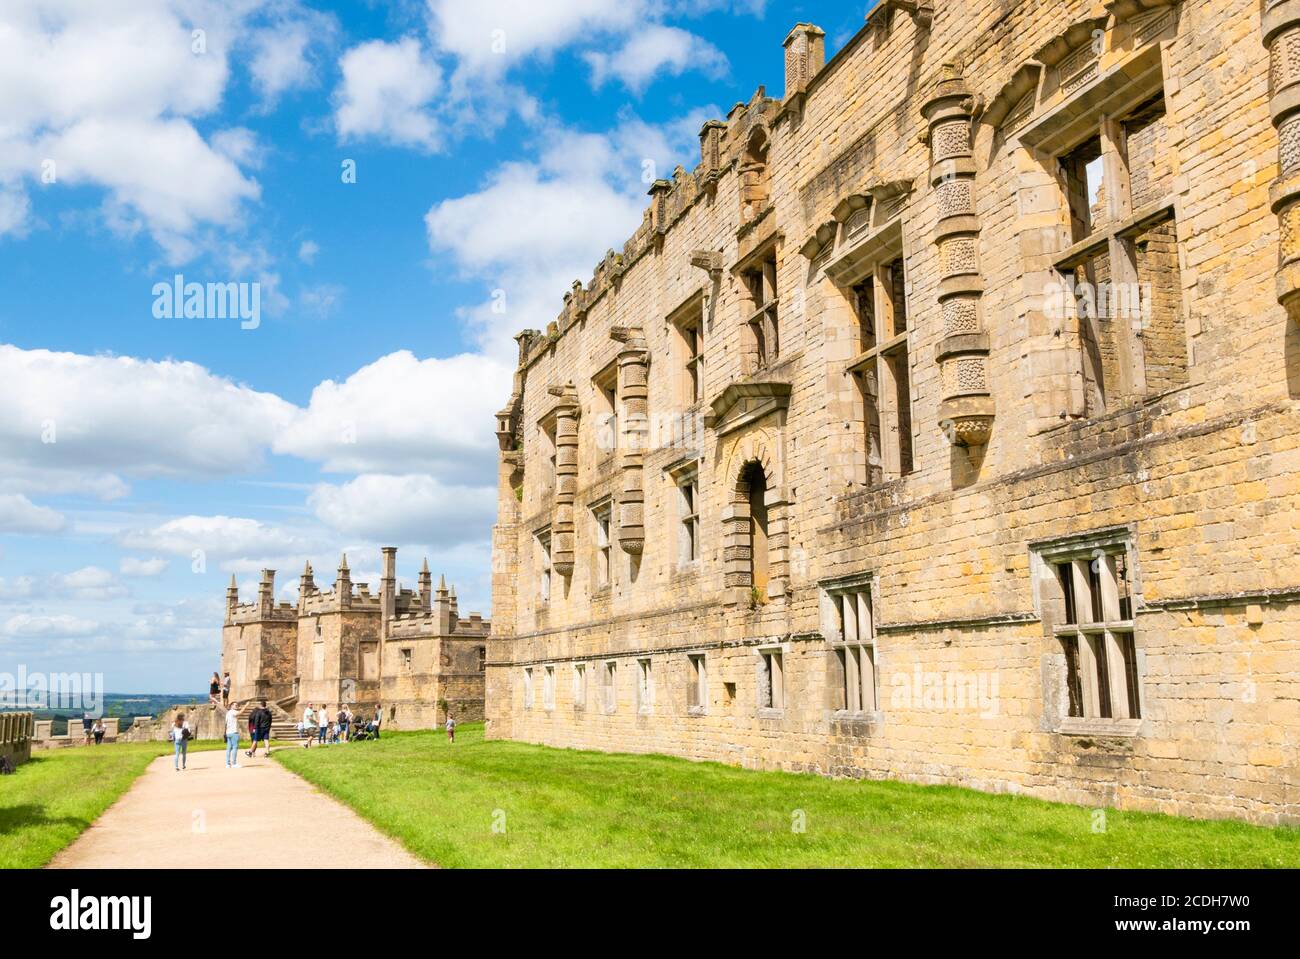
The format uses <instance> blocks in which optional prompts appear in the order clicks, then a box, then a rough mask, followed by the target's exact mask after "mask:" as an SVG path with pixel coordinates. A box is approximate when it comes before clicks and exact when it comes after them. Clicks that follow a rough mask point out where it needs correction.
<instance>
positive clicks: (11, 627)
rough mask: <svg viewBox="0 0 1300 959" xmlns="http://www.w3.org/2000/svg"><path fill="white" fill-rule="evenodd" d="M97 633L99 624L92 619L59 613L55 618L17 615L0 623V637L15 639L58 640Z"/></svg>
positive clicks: (32, 614) (25, 614) (26, 614)
mask: <svg viewBox="0 0 1300 959" xmlns="http://www.w3.org/2000/svg"><path fill="white" fill-rule="evenodd" d="M98 631H99V623H97V622H95V621H94V620H92V619H83V618H81V617H79V616H73V615H70V614H68V613H60V614H58V615H55V616H43V615H38V614H34V613H18V614H17V615H14V616H10V617H9V618H8V619H6V620H5V621H4V622H3V623H0V635H2V636H9V637H13V638H16V639H24V638H27V639H31V638H40V639H58V638H68V637H76V636H93V635H94V634H95V633H96V632H98Z"/></svg>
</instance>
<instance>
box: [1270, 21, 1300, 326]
mask: <svg viewBox="0 0 1300 959" xmlns="http://www.w3.org/2000/svg"><path fill="white" fill-rule="evenodd" d="M1262 27H1263V33H1264V45H1265V46H1266V47H1267V48H1268V56H1269V113H1270V115H1271V116H1272V119H1273V126H1274V127H1276V128H1277V137H1278V176H1277V179H1276V180H1275V181H1274V182H1273V184H1272V186H1271V187H1270V188H1269V200H1270V202H1271V205H1272V208H1273V212H1274V213H1275V214H1276V215H1277V218H1278V225H1279V227H1280V229H1281V240H1280V242H1281V251H1280V253H1281V255H1280V258H1279V263H1278V269H1277V299H1278V302H1279V303H1281V304H1282V305H1283V306H1284V307H1286V309H1287V311H1288V312H1289V313H1291V314H1292V315H1293V316H1294V315H1296V307H1297V305H1300V0H1265V3H1264V15H1263V20H1262Z"/></svg>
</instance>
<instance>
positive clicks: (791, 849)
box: [275, 724, 1300, 868]
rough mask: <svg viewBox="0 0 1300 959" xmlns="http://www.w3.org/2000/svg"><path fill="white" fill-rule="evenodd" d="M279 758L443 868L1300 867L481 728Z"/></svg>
mask: <svg viewBox="0 0 1300 959" xmlns="http://www.w3.org/2000/svg"><path fill="white" fill-rule="evenodd" d="M457 740H458V741H457V743H456V745H455V746H449V745H448V744H447V741H446V738H445V736H444V735H443V734H442V733H390V734H385V736H384V738H383V739H382V740H380V741H379V742H377V743H354V744H349V745H347V746H342V747H332V748H329V749H312V750H305V749H285V750H280V751H279V752H277V753H276V754H275V757H276V758H277V759H278V760H279V761H280V762H281V763H283V764H284V765H285V766H286V767H288V768H289V769H292V770H293V771H294V772H297V773H299V774H301V775H302V776H303V777H305V778H306V779H307V780H309V781H310V782H312V783H314V784H315V785H317V786H319V787H320V788H322V789H324V790H325V791H326V792H329V793H330V794H332V795H333V796H335V797H337V798H338V799H340V800H342V801H343V802H345V803H347V804H348V805H350V806H351V807H352V808H354V809H355V810H356V811H357V812H358V813H360V814H361V815H362V816H364V817H365V818H366V819H368V820H370V822H372V823H374V824H375V826H377V827H378V828H379V829H380V830H382V831H383V832H386V833H388V834H389V835H390V836H393V837H394V838H396V839H398V840H399V841H400V842H402V843H403V844H404V845H405V846H406V847H407V848H408V849H410V850H411V851H412V852H414V853H415V854H417V855H419V856H422V857H423V858H425V859H427V860H429V861H430V862H434V863H437V864H438V865H440V866H444V867H503V866H504V867H518V866H524V867H579V868H582V867H622V866H645V867H700V866H703V867H747V866H759V867H846V866H848V867H908V866H928V867H936V868H944V867H976V866H982V867H989V866H994V867H1021V866H1038V867H1057V866H1065V867H1119V866H1123V867H1169V868H1176V867H1209V866H1218V867H1263V866H1267V867H1272V866H1285V867H1296V866H1300V830H1297V829H1288V828H1277V829H1269V828H1263V827H1258V826H1249V825H1245V824H1242V823H1237V822H1209V821H1198V820H1189V819H1180V818H1176V817H1172V816H1161V815H1156V814H1151V813H1135V812H1118V811H1115V810H1106V811H1105V818H1104V831H1097V829H1096V826H1097V823H1096V821H1095V819H1094V810H1092V809H1086V808H1081V807H1078V806H1069V805H1063V804H1059V803H1049V802H1043V801H1041V800H1036V799H1028V798H1025V797H1023V796H1007V795H990V794H987V793H981V792H977V791H974V790H970V789H960V788H957V787H952V786H915V785H910V784H906V783H896V782H879V781H859V780H831V779H824V778H821V777H818V776H810V775H798V774H793V773H779V772H753V771H748V770H742V769H737V768H734V767H731V766H723V765H719V764H716V763H693V762H689V761H687V760H683V759H677V758H672V757H667V756H638V755H626V754H607V753H596V752H583V751H578V750H565V749H549V748H546V747H543V746H531V745H526V744H522V743H510V742H499V741H494V742H486V741H484V739H483V732H482V727H481V726H479V725H477V724H476V725H474V726H470V725H466V726H461V727H460V728H459V729H458V730H457Z"/></svg>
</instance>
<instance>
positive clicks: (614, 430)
mask: <svg viewBox="0 0 1300 959" xmlns="http://www.w3.org/2000/svg"><path fill="white" fill-rule="evenodd" d="M591 386H592V389H593V391H594V392H595V413H596V416H595V421H594V422H595V429H596V432H595V437H596V449H597V450H598V451H599V453H600V454H601V455H608V454H612V453H613V452H614V451H615V450H617V449H618V442H619V436H618V364H617V363H611V364H609V366H607V367H605V368H604V369H603V370H601V371H600V372H599V373H597V374H596V375H595V376H593V377H592V378H591Z"/></svg>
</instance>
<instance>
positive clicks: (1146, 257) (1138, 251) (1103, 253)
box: [1055, 90, 1188, 417]
mask: <svg viewBox="0 0 1300 959" xmlns="http://www.w3.org/2000/svg"><path fill="white" fill-rule="evenodd" d="M1135 98H1136V99H1138V102H1136V103H1134V104H1132V105H1131V106H1129V107H1126V108H1125V109H1124V110H1123V111H1122V112H1120V113H1118V114H1116V115H1113V116H1110V115H1098V116H1097V117H1096V118H1095V123H1096V126H1095V127H1094V130H1095V131H1096V132H1095V133H1092V134H1090V135H1089V136H1087V138H1086V139H1084V140H1083V141H1082V142H1080V143H1079V144H1078V145H1077V146H1075V147H1073V148H1072V149H1070V150H1068V151H1064V152H1062V153H1060V154H1059V155H1058V157H1057V161H1058V170H1059V177H1060V181H1061V188H1062V192H1063V195H1064V198H1065V204H1066V208H1067V210H1068V214H1069V234H1070V235H1069V240H1070V246H1069V247H1068V248H1067V249H1066V250H1065V251H1064V252H1063V253H1062V254H1061V255H1060V256H1058V257H1057V258H1056V261H1055V267H1056V269H1057V271H1058V272H1059V274H1060V276H1061V283H1060V287H1061V300H1062V303H1061V305H1062V306H1063V307H1064V309H1063V313H1065V314H1066V315H1069V316H1071V317H1072V318H1073V321H1074V323H1075V324H1077V334H1076V335H1077V343H1078V350H1079V370H1080V372H1079V376H1080V377H1081V379H1082V386H1083V397H1084V409H1083V414H1084V415H1085V416H1088V417H1093V416H1099V415H1101V414H1103V413H1105V412H1107V411H1108V410H1112V409H1116V408H1118V407H1120V406H1123V405H1124V404H1126V403H1129V402H1134V401H1139V400H1142V399H1145V398H1147V397H1152V396H1158V395H1160V394H1162V393H1165V392H1168V391H1169V390H1172V389H1177V388H1178V387H1180V386H1184V385H1186V384H1187V382H1188V370H1187V367H1188V346H1187V329H1186V317H1185V315H1184V312H1185V311H1184V308H1183V295H1182V275H1181V271H1180V267H1179V247H1178V229H1177V222H1176V217H1175V203H1174V189H1175V187H1174V164H1175V161H1176V157H1175V153H1174V151H1173V149H1172V147H1171V146H1170V143H1169V139H1170V132H1169V120H1168V117H1167V116H1166V107H1165V99H1164V93H1163V91H1162V90H1158V91H1155V92H1154V93H1152V94H1151V95H1149V96H1145V97H1135Z"/></svg>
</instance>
